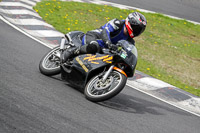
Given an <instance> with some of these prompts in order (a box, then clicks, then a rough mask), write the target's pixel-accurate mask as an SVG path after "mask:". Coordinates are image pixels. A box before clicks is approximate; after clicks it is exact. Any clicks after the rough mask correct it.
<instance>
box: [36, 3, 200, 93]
mask: <svg viewBox="0 0 200 133" xmlns="http://www.w3.org/2000/svg"><path fill="white" fill-rule="evenodd" d="M34 9H35V11H36V12H38V13H39V15H40V16H41V17H42V18H43V19H44V20H45V21H46V22H47V23H49V24H51V25H53V26H54V27H55V28H56V29H57V30H58V31H60V32H62V33H67V32H69V31H73V30H81V31H83V32H86V31H88V30H93V29H96V28H98V27H100V26H102V25H104V24H105V23H106V22H107V21H109V20H111V19H113V18H118V19H125V18H126V17H127V15H128V14H129V13H131V12H133V10H124V9H123V10H122V9H119V8H114V7H110V6H107V5H104V6H102V5H95V4H87V3H78V2H61V1H56V0H51V1H42V2H40V3H37V5H36V6H35V7H34ZM142 14H144V15H145V17H146V18H147V20H148V23H147V28H146V31H145V32H144V33H143V34H142V35H141V36H140V37H137V38H135V41H136V46H137V49H138V53H139V59H138V65H137V70H139V71H142V72H144V73H146V74H148V75H151V76H153V77H155V78H158V79H161V80H163V81H165V82H168V83H170V84H172V85H174V86H177V87H178V88H181V89H183V90H185V91H188V92H190V93H192V94H194V95H197V96H200V69H199V66H200V40H199V37H200V25H194V24H192V23H189V22H187V21H185V20H176V19H172V18H169V17H166V16H163V15H161V14H151V13H142Z"/></svg>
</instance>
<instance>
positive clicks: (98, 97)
mask: <svg viewBox="0 0 200 133" xmlns="http://www.w3.org/2000/svg"><path fill="white" fill-rule="evenodd" d="M126 81H127V77H126V76H125V75H123V74H121V73H120V72H118V71H112V72H111V73H110V75H109V76H108V78H107V79H106V81H105V82H104V83H102V78H100V76H99V75H97V76H95V77H93V78H92V79H91V80H90V81H89V82H88V83H87V85H86V87H85V90H84V94H85V97H86V98H87V99H88V100H90V101H92V102H102V101H105V100H108V99H110V98H112V97H114V96H116V95H117V94H118V93H119V92H120V91H121V90H122V89H123V88H124V86H125V85H126Z"/></svg>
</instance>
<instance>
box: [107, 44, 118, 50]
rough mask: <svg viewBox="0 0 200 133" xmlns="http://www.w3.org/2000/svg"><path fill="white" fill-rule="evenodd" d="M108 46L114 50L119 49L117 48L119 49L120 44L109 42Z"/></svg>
mask: <svg viewBox="0 0 200 133" xmlns="http://www.w3.org/2000/svg"><path fill="white" fill-rule="evenodd" d="M108 48H109V49H110V50H113V51H117V50H118V46H117V45H115V44H109V45H108Z"/></svg>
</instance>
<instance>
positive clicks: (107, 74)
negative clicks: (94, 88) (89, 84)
mask: <svg viewBox="0 0 200 133" xmlns="http://www.w3.org/2000/svg"><path fill="white" fill-rule="evenodd" d="M113 68H114V65H112V66H110V68H109V69H108V71H107V72H106V73H105V74H104V75H103V79H102V82H103V83H104V82H105V81H106V79H107V78H108V76H109V75H110V73H111V72H112V69H113Z"/></svg>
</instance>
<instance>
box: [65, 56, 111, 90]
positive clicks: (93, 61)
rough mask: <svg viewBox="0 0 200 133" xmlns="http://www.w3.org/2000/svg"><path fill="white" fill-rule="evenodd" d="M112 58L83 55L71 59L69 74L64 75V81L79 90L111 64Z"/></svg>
mask: <svg viewBox="0 0 200 133" xmlns="http://www.w3.org/2000/svg"><path fill="white" fill-rule="evenodd" d="M112 59H113V56H112V55H108V54H98V53H97V54H96V55H92V54H84V55H79V56H77V57H75V58H74V59H73V65H72V68H71V72H69V73H67V72H65V71H62V74H65V80H66V81H67V82H69V83H71V84H73V85H75V86H77V87H79V88H84V87H85V85H86V83H87V81H88V80H89V79H90V78H91V77H92V76H93V75H94V74H96V75H97V73H100V72H102V69H104V68H105V66H107V65H109V64H110V63H112Z"/></svg>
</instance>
